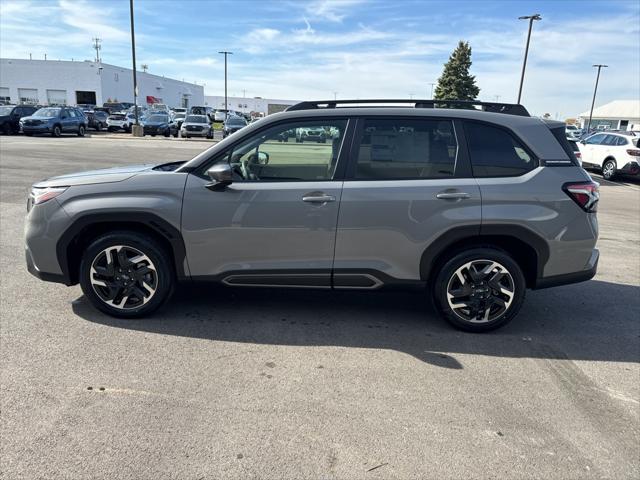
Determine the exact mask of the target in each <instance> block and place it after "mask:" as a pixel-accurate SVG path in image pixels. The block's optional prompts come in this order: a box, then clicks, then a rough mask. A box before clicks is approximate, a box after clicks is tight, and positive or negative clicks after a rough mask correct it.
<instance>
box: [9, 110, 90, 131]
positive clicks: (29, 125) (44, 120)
mask: <svg viewBox="0 0 640 480" xmlns="http://www.w3.org/2000/svg"><path fill="white" fill-rule="evenodd" d="M20 126H21V130H22V131H23V132H24V134H25V135H29V136H30V135H34V134H36V133H48V134H51V136H52V137H59V136H60V135H62V134H63V133H75V134H76V135H78V136H79V137H84V134H85V131H86V130H87V118H86V117H85V116H84V113H82V110H80V109H79V108H75V107H45V108H41V109H40V110H37V111H36V112H34V113H33V115H31V116H29V117H24V118H22V119H21V120H20Z"/></svg>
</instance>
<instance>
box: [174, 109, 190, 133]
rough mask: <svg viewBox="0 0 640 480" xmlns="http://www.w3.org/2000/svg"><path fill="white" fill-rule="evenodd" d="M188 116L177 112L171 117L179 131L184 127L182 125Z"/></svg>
mask: <svg viewBox="0 0 640 480" xmlns="http://www.w3.org/2000/svg"><path fill="white" fill-rule="evenodd" d="M186 116H187V114H186V113H184V112H177V113H174V114H173V115H171V119H172V120H173V121H174V122H175V124H176V126H177V127H178V130H180V127H182V123H183V122H184V119H185V118H186Z"/></svg>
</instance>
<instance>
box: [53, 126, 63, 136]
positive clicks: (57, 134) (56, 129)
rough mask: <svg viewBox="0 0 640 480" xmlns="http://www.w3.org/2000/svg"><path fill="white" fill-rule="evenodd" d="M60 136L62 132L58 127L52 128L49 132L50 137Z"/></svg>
mask: <svg viewBox="0 0 640 480" xmlns="http://www.w3.org/2000/svg"><path fill="white" fill-rule="evenodd" d="M61 134H62V130H60V127H59V126H58V125H56V126H55V127H53V130H52V131H51V136H52V137H59V136H60V135H61Z"/></svg>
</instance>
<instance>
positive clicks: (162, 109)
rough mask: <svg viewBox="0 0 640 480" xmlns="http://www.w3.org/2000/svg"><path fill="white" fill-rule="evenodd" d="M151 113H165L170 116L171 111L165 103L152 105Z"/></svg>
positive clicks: (150, 107)
mask: <svg viewBox="0 0 640 480" xmlns="http://www.w3.org/2000/svg"><path fill="white" fill-rule="evenodd" d="M149 111H150V113H165V114H167V115H169V113H170V110H169V107H167V106H166V105H165V104H164V103H152V104H151V105H150V106H149Z"/></svg>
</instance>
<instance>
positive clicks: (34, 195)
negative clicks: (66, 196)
mask: <svg viewBox="0 0 640 480" xmlns="http://www.w3.org/2000/svg"><path fill="white" fill-rule="evenodd" d="M67 188H69V187H45V188H37V187H31V200H32V202H33V205H39V204H41V203H44V202H47V201H49V200H51V199H52V198H56V197H57V196H58V195H61V194H62V193H64V192H65V191H66V190H67Z"/></svg>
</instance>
